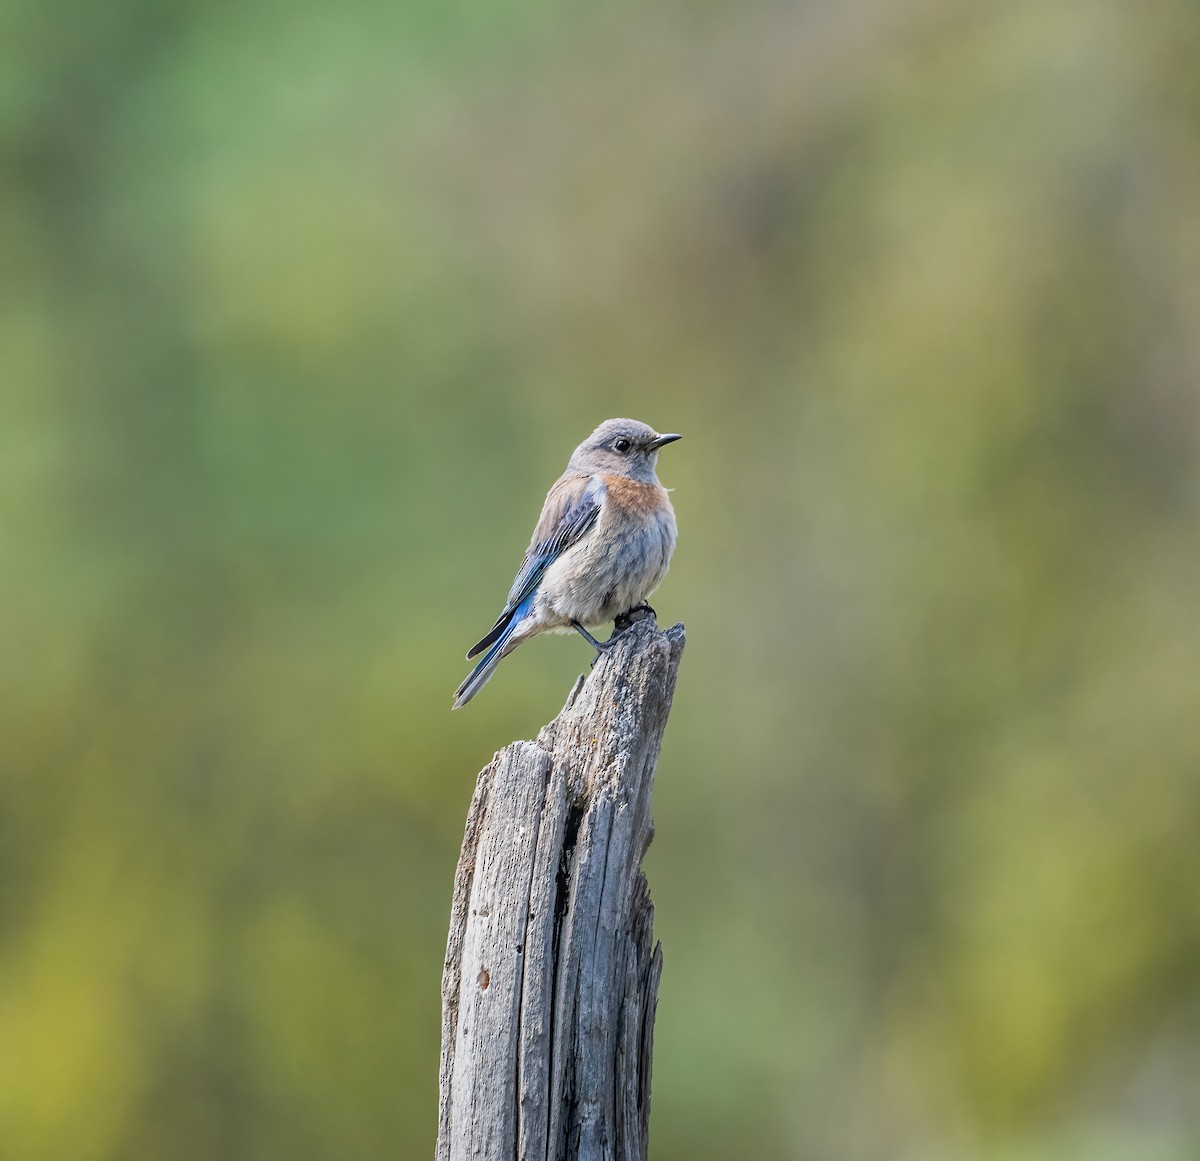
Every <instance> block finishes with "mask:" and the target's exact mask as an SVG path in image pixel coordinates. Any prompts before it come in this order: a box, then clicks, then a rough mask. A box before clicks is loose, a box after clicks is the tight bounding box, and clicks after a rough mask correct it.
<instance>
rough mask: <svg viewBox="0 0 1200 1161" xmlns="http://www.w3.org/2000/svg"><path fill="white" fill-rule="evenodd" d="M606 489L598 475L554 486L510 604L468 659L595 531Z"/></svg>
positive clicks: (500, 631)
mask: <svg viewBox="0 0 1200 1161" xmlns="http://www.w3.org/2000/svg"><path fill="white" fill-rule="evenodd" d="M604 491H605V488H604V483H603V482H602V481H601V480H600V479H599V478H598V477H596V476H564V477H563V478H562V479H560V480H559V481H558V482H557V483H556V484H555V485H554V487H553V488H551V489H550V492H549V494H548V495H547V496H546V503H545V506H544V507H543V508H542V515H541V518H540V519H539V520H538V522H537V527H536V528H535V529H534V530H533V541H532V543H531V544H530V545H529V547H528V548H527V549H526V550H525V559H524V560H522V561H521V567H520V569H519V570H518V571H517V577H516V580H514V581H513V586H512V588H511V589H510V590H509V594H508V603H507V604H506V605H505V606H504V611H503V612H502V613H501V614H500V616H499V617H497V618H496V623H495V624H494V625H493V626H492V628H491V630H490V631H489V632H488V635H487V636H486V637H484V638H483V639H482V640H481V641H480V642H479V643H478V644H476V645H475V646H473V647H472V649H471V651H470V652H469V653H468V654H467V659H468V660H470V659H471V658H472V657H474V656H475V655H476V654H477V653H482V652H483V650H485V649H486V648H487V647H488V646H489V645H491V644H492V643H493V642H495V641H496V640H498V639H499V638H500V636H501V635H502V634H503V633H504V632H505V630H506V629H507V628H508V626H509V624H510V623H511V622H512V619H513V616H514V614H515V613H516V611H517V609H518V608H519V607H521V606H522V605H523V604H524V602H525V601H526V600H527V599H528V598H529V597H531V596H532V595H533V594H534V592H536V591H537V587H538V585H539V584H541V581H542V577H543V576H545V575H546V569H548V568H549V567H550V566H551V565H552V564H553V563H554V562H555V561H556V560H557V559H558V558H559V557H560V556H562V554H563V553H564V552H566V551H567V549H568V548H570V547H572V545H575V544H578V543H579V541H580V540H581V539H582V538H583V537H584V536H586V535H587V533H588V532H589V531H591V529H592V527H593V525H595V523H596V520H597V518H598V517H599V515H600V505H601V503H602V502H603V500H604Z"/></svg>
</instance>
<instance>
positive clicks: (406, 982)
mask: <svg viewBox="0 0 1200 1161" xmlns="http://www.w3.org/2000/svg"><path fill="white" fill-rule="evenodd" d="M1198 58H1200V15H1198V13H1197V9H1196V6H1195V4H1194V3H1191V2H1190V0H1152V2H1148V3H1145V4H1138V5H1134V4H1128V3H1118V2H1117V0H1075V2H1071V0H1063V2H1060V3H1053V2H1052V3H1045V2H1033V0H1016V2H1014V3H1010V4H1004V5H985V6H980V5H965V6H964V5H960V4H955V3H952V2H951V0H901V2H898V3H885V2H884V0H866V2H865V3H862V4H856V5H850V6H840V7H839V6H834V5H817V4H812V3H796V4H790V5H788V4H779V3H771V2H764V0H751V2H749V3H744V4H739V5H729V6H719V5H709V4H686V3H683V2H681V0H668V3H666V4H662V5H657V6H654V7H653V8H647V7H642V6H635V5H632V4H618V5H615V6H607V7H605V8H604V9H603V10H599V11H597V10H593V9H587V8H585V7H583V6H579V5H558V6H551V5H545V4H538V3H533V2H532V0H503V2H501V3H495V4H490V5H483V6H478V5H476V6H465V5H444V4H440V3H434V2H433V0H401V2H400V3H386V4H385V3H382V2H378V0H366V2H365V3H360V4H356V5H351V6H349V7H341V8H338V7H333V6H330V5H327V4H316V3H313V2H311V0H293V2H291V3H288V4H283V3H278V2H272V0H259V2H256V3H251V4H249V5H240V6H237V5H231V4H199V3H176V4H166V5H157V6H155V5H149V4H145V3H140V2H135V0H107V2H106V3H104V4H94V5H80V4H77V5H67V4H58V3H50V4H34V3H32V2H31V0H17V2H16V3H13V4H9V5H7V6H6V7H5V9H4V11H3V14H2V15H0V151H2V153H0V156H2V158H3V167H4V180H3V182H2V183H0V253H2V254H3V260H2V262H3V272H4V273H3V279H2V281H0V350H2V351H3V361H4V376H3V381H2V388H0V390H2V392H3V414H4V422H3V424H2V425H0V527H2V528H3V550H2V552H0V599H2V601H3V608H4V616H3V617H2V618H0V694H2V696H0V738H2V739H3V745H2V758H0V761H2V770H0V777H2V782H0V1156H3V1157H4V1158H5V1159H6V1161H43V1159H45V1161H62V1159H70V1161H92V1159H95V1161H118V1159H119V1161H160V1159H162V1158H171V1159H172V1161H189V1159H196V1161H208V1159H211V1158H214V1157H228V1158H238V1159H247V1161H250V1159H258V1158H261V1159H268V1158H269V1159H274V1158H279V1157H285V1156H286V1157H290V1158H293V1159H295V1161H304V1159H306V1158H313V1159H314V1161H315V1159H318V1158H320V1159H325V1158H331V1157H336V1158H339V1159H340V1161H352V1159H355V1158H364V1159H365V1158H381V1157H405V1158H407V1157H421V1156H428V1155H430V1151H431V1149H432V1144H433V1138H434V1134H435V1128H436V1125H435V1121H436V1072H437V1053H438V1034H439V1028H438V1006H439V997H438V984H439V973H440V968H441V958H442V951H443V947H444V939H445V931H446V924H447V919H448V907H449V899H450V887H451V876H452V872H453V865H454V860H455V857H456V853H457V847H458V841H459V838H460V835H461V826H462V821H463V818H464V816H465V812H466V806H467V802H468V799H469V796H470V792H471V788H472V780H473V776H474V773H475V772H476V771H477V770H478V769H479V767H480V766H482V765H483V764H484V763H485V762H486V761H487V760H488V758H489V757H490V755H491V753H492V751H493V750H494V749H496V748H498V747H499V746H501V745H502V744H504V743H506V742H507V741H509V740H510V739H511V738H513V737H528V736H531V735H532V733H533V732H534V731H536V729H537V728H538V726H539V725H540V724H541V723H542V722H543V721H544V720H546V719H547V718H549V717H550V716H552V715H553V714H554V713H555V712H556V710H557V708H558V706H559V705H560V703H561V699H562V698H563V696H564V695H565V692H566V690H567V688H568V685H569V683H570V681H571V679H572V678H573V677H574V675H575V674H576V673H577V672H578V671H579V670H580V669H581V668H582V667H583V666H584V664H585V662H586V653H585V651H584V650H583V649H582V648H581V646H580V643H579V642H578V641H573V640H566V639H557V640H554V639H549V640H543V641H539V642H537V643H535V644H534V645H533V646H531V647H529V648H527V649H524V650H521V651H520V652H519V653H517V654H516V655H514V656H513V657H512V658H511V659H510V660H509V661H507V662H506V663H505V665H504V668H503V669H502V670H501V672H500V674H499V675H498V677H497V680H496V681H495V682H493V683H492V685H491V686H489V688H488V689H487V691H486V694H485V695H484V696H482V697H480V698H479V700H478V701H477V702H475V703H473V704H472V705H471V707H470V708H469V710H467V711H465V712H463V713H462V714H456V715H454V716H453V717H451V716H450V714H449V712H448V710H449V703H450V694H451V691H452V690H453V688H454V687H455V685H456V684H457V682H458V681H459V679H460V678H461V676H462V675H463V673H464V672H465V663H464V662H463V660H462V655H463V652H464V650H465V648H466V647H467V646H468V645H469V644H470V643H471V642H472V641H474V640H475V639H476V638H477V637H478V636H479V634H480V633H481V632H482V631H483V630H484V629H485V628H486V627H487V625H488V624H490V622H491V619H492V617H493V616H494V614H495V612H496V609H497V608H498V606H499V604H500V603H501V600H502V597H503V594H504V592H505V591H506V590H507V586H508V583H509V581H510V579H511V574H512V572H513V570H514V568H515V566H516V564H517V560H518V558H519V554H520V550H521V548H522V547H523V545H524V542H525V538H526V537H527V536H528V533H529V529H530V527H531V526H532V522H533V518H534V516H535V514H536V512H537V509H538V506H539V503H540V500H541V496H542V494H543V491H544V489H545V488H546V486H548V484H549V483H550V481H551V480H552V479H553V478H554V476H555V475H556V474H557V473H558V472H559V471H560V470H561V468H562V466H563V464H564V462H565V459H566V456H567V454H568V453H569V451H570V449H571V448H572V447H573V446H574V444H575V443H576V442H578V440H579V439H580V438H582V436H583V435H584V434H586V433H587V432H588V431H589V430H590V429H591V427H592V426H593V425H594V424H595V423H596V422H598V421H599V420H601V419H603V418H605V417H607V416H610V415H622V414H629V415H634V416H637V417H639V418H642V419H645V420H647V421H648V422H650V423H653V424H656V425H658V426H659V427H661V428H663V429H669V430H679V431H682V432H684V433H685V435H686V440H685V442H683V443H681V444H680V445H679V446H678V447H673V448H671V449H669V451H668V452H666V453H664V456H663V462H662V475H663V477H664V479H665V481H666V482H667V483H668V485H671V486H674V487H675V488H676V493H675V500H676V507H677V510H678V513H679V520H680V527H681V540H680V548H679V552H678V554H677V556H676V561H675V566H674V570H673V572H672V574H671V576H670V577H669V578H668V580H667V582H666V584H665V585H664V587H663V589H662V590H661V591H660V594H659V597H658V599H657V600H656V602H655V603H656V605H657V607H658V608H659V610H660V619H661V620H663V621H664V622H670V621H674V620H676V619H681V620H684V621H685V622H686V623H687V626H688V631H689V636H690V643H689V646H688V651H687V655H686V656H685V658H684V665H683V670H682V673H681V678H680V685H679V693H678V696H677V699H676V705H675V711H674V715H673V717H672V721H671V725H670V729H669V731H668V735H667V741H666V746H665V750H664V753H663V757H662V761H661V764H660V768H659V777H658V786H657V798H656V816H657V821H658V826H659V834H658V838H657V840H656V843H655V846H654V847H653V849H652V851H651V853H650V856H649V859H648V871H649V874H650V879H651V885H652V888H653V891H654V894H655V898H656V902H657V904H658V908H659V915H658V931H659V934H660V936H661V938H662V940H663V942H664V945H665V954H666V971H665V976H664V981H663V988H662V1000H661V1005H660V1011H659V1019H658V1027H657V1037H656V1061H655V1064H656V1068H655V1079H654V1115H653V1119H652V1140H653V1148H654V1155H655V1157H656V1158H657V1159H658V1161H669V1159H671V1158H688V1159H690V1161H709V1159H712V1161H715V1159H717V1158H729V1159H733V1158H739V1159H740V1158H746V1157H764V1158H765V1157H771V1158H774V1157H795V1158H828V1159H838V1161H874V1159H882V1158H889V1159H894V1158H903V1159H908V1158H911V1159H916V1158H921V1159H928V1158H935V1159H936V1158H947V1159H948V1158H954V1159H956V1161H958V1159H963V1158H986V1159H992V1161H1050V1159H1054V1161H1059V1159H1068V1161H1069V1159H1076V1158H1078V1159H1084V1158H1086V1159H1087V1161H1107V1159H1110V1158H1111V1159H1114V1161H1116V1159H1119V1161H1137V1159H1142V1158H1145V1159H1147V1161H1175V1159H1183V1158H1193V1157H1195V1156H1196V1155H1197V1153H1198V1151H1200V1101H1197V1094H1198V1093H1200V970H1198V969H1200V890H1198V889H1197V884H1198V882H1200V841H1198V840H1197V833H1198V830H1197V823H1198V821H1200V781H1198V780H1197V769H1198V765H1200V729H1198V728H1197V724H1196V714H1197V710H1198V705H1200V702H1198V696H1197V695H1198V694H1200V682H1198V681H1197V676H1196V674H1197V661H1196V658H1197V653H1198V650H1200V619H1198V617H1197V612H1196V609H1197V595H1196V594H1197V591H1198V589H1200V546H1198V542H1197V535H1196V530H1197V516H1198V506H1200V505H1198V500H1200V488H1198V484H1200V467H1198V459H1197V454H1196V453H1197V430H1198V428H1197V420H1198V419H1200V397H1198V388H1197V384H1198V383H1200V214H1198V213H1197V207H1198V206H1200V70H1198V69H1197V67H1196V61H1197V59H1198Z"/></svg>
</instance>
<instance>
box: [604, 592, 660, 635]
mask: <svg viewBox="0 0 1200 1161" xmlns="http://www.w3.org/2000/svg"><path fill="white" fill-rule="evenodd" d="M647 617H649V618H650V619H651V620H654V621H656V620H658V614H657V613H656V612H655V611H654V610H653V609H652V608H651V607H650V605H649V604H647V603H646V602H645V601H639V602H638V603H637V604H636V605H634V606H633V608H632V609H626V610H625V612H623V613H620V614H618V615H617V617H616V619H615V620H614V621H613V637H615V636H616V635H617V634H618V633H623V632H625V630H626V629H628V628H630V627H631V626H633V625H636V624H637V623H638V621H644V620H645V619H646V618H647ZM609 640H610V641H611V638H610V639H609Z"/></svg>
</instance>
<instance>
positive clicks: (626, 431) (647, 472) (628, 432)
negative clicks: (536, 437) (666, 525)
mask: <svg viewBox="0 0 1200 1161" xmlns="http://www.w3.org/2000/svg"><path fill="white" fill-rule="evenodd" d="M680 438H681V437H680V436H678V435H659V434H658V432H657V431H655V430H654V428H652V427H650V426H649V425H648V424H645V423H639V422H638V421H637V420H636V419H606V420H605V421H604V422H603V423H602V424H601V425H600V426H599V427H598V428H596V430H595V431H593V432H592V434H591V435H589V436H588V437H587V439H585V440H584V441H583V443H581V444H580V445H579V446H578V447H577V448H576V449H575V451H574V453H573V454H572V456H571V463H570V465H569V467H571V468H574V469H576V470H577V471H580V472H587V473H589V474H591V475H596V474H598V473H600V472H610V473H612V474H613V475H617V476H626V477H627V478H629V479H631V480H640V481H641V482H643V483H653V482H654V481H655V480H657V479H658V477H657V476H656V475H655V472H654V469H655V467H656V466H657V464H658V449H659V448H661V447H663V446H664V445H666V444H668V443H674V442H675V440H677V439H680Z"/></svg>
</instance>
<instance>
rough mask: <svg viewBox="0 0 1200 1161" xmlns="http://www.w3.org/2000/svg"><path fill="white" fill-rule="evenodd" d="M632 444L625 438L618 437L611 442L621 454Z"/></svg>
mask: <svg viewBox="0 0 1200 1161" xmlns="http://www.w3.org/2000/svg"><path fill="white" fill-rule="evenodd" d="M632 446H633V445H632V444H631V443H630V442H629V440H627V439H619V440H617V441H616V442H615V443H614V444H613V447H614V448H615V449H616V450H617V451H619V452H621V453H622V454H624V453H625V452H627V451H628V450H629V449H630V448H631V447H632Z"/></svg>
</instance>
